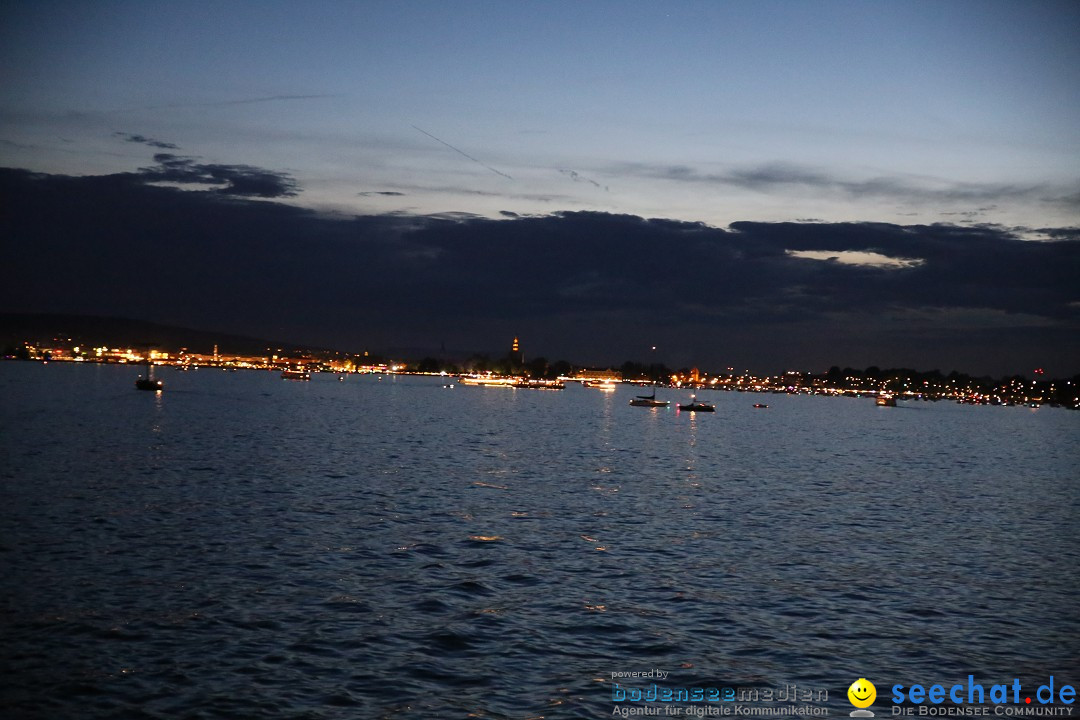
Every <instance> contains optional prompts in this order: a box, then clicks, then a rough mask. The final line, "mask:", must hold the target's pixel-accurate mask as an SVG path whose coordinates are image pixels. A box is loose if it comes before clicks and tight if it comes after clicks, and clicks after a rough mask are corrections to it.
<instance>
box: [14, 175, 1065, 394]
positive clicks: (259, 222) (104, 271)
mask: <svg viewBox="0 0 1080 720" xmlns="http://www.w3.org/2000/svg"><path fill="white" fill-rule="evenodd" d="M156 160H157V162H158V165H157V166H155V167H154V168H148V169H146V170H144V171H140V172H139V173H128V174H120V175H110V176H99V177H78V178H76V177H66V176H52V175H40V174H37V175H35V174H32V173H29V172H26V171H18V170H4V171H0V196H2V197H3V199H4V205H5V211H4V212H3V213H2V214H0V237H3V238H5V244H6V245H7V246H8V247H7V248H6V250H5V256H6V257H7V258H9V259H10V265H9V266H8V273H7V278H6V280H7V281H6V282H5V283H4V284H3V286H2V290H0V300H2V308H0V309H4V310H9V311H23V312H30V311H37V312H84V313H95V314H103V315H120V316H124V315H127V316H136V317H143V318H147V319H151V320H157V321H162V322H172V323H178V324H186V325H189V326H198V327H207V328H209V329H215V330H223V331H231V332H236V333H240V334H247V335H255V336H263V337H282V338H285V339H291V340H295V341H297V342H308V343H312V344H320V345H336V346H339V347H342V348H344V349H364V348H368V349H377V348H380V347H387V346H392V345H396V346H418V347H431V348H436V349H437V348H438V347H439V345H440V344H441V343H443V342H445V343H446V345H447V346H451V347H466V348H477V349H487V348H501V347H502V345H504V344H505V342H504V341H505V340H506V339H507V337H508V336H510V337H512V336H513V335H515V334H517V335H519V336H521V337H523V339H525V340H526V344H527V347H528V349H529V351H530V352H534V353H542V354H545V355H548V356H563V357H568V358H570V359H575V360H579V361H583V362H621V361H623V360H625V359H645V355H644V354H643V353H646V350H647V348H649V347H651V346H653V345H656V346H658V347H659V348H660V350H658V352H659V353H661V354H662V358H661V359H662V360H664V361H665V362H669V363H696V364H699V365H701V366H703V367H722V366H742V367H750V368H754V369H760V370H780V369H784V368H785V367H786V366H792V367H800V368H808V369H823V368H822V365H823V364H824V366H825V367H827V366H828V365H829V364H833V363H836V364H840V365H852V366H859V365H862V366H865V365H870V364H877V365H881V366H897V365H907V366H912V367H921V368H925V369H932V368H934V367H938V368H941V369H944V370H948V369H952V368H957V369H961V370H966V371H973V372H992V373H995V374H996V373H999V372H1012V371H1030V368H1031V367H1034V366H1036V365H1042V366H1046V367H1048V369H1052V370H1053V371H1054V372H1060V373H1065V372H1070V373H1071V372H1076V371H1077V370H1080V367H1077V365H1076V364H1077V358H1080V340H1078V338H1080V332H1078V330H1080V310H1078V301H1080V294H1078V291H1077V289H1076V284H1075V278H1076V277H1077V276H1080V231H1078V230H1077V229H1076V228H1042V229H1040V230H1038V231H1037V233H1038V234H1039V235H1040V236H1041V237H1044V238H1047V240H1046V241H1041V242H1033V241H1029V240H1024V239H1022V238H1021V237H1020V234H1019V232H1018V231H1013V230H1009V229H1005V228H1000V227H995V226H963V227H961V226H956V225H947V224H937V225H894V224H886V223H824V222H798V223H760V222H739V223H734V224H733V225H731V226H730V227H729V228H726V229H721V228H714V227H710V226H708V225H705V224H702V223H692V222H681V221H675V220H666V219H644V218H641V217H636V216H631V215H611V214H605V213H598V212H560V213H553V214H550V215H543V216H519V215H515V214H514V213H512V212H509V211H507V212H506V213H503V215H502V217H500V218H498V219H489V218H483V217H478V216H475V215H470V214H463V213H446V214H440V215H437V216H415V215H405V214H388V215H372V216H359V217H352V218H342V217H337V216H334V217H328V216H323V215H320V214H318V213H315V212H313V211H309V210H305V209H302V208H298V207H293V206H289V205H284V204H280V203H275V202H265V201H259V202H255V201H252V200H246V199H244V197H245V195H246V196H247V197H274V196H275V195H273V194H272V193H273V192H277V193H279V194H280V193H281V190H282V187H283V186H281V185H279V184H278V183H279V181H280V179H281V176H280V175H278V174H276V173H270V172H268V171H261V170H256V169H253V168H244V167H241V166H215V165H201V164H198V163H196V162H195V161H194V160H192V159H191V158H184V157H178V156H174V155H159V156H158V157H157V158H156ZM222 168H225V171H222ZM264 176H265V177H266V178H268V179H267V180H266V181H265V182H266V184H267V190H266V191H265V192H255V191H254V190H255V189H256V188H257V187H259V181H260V178H262V177H264ZM158 181H161V182H175V183H182V184H183V183H190V182H197V183H203V184H217V185H221V186H222V188H219V190H220V189H226V188H232V190H231V191H230V192H228V193H224V192H220V191H218V192H185V191H183V190H181V189H178V188H176V187H168V186H162V185H159V184H156V183H158ZM248 181H250V182H251V183H252V186H251V187H248V186H246V185H245V183H246V182H248ZM284 187H290V186H288V185H286V186H284ZM806 251H809V252H813V253H815V255H814V257H836V258H838V259H837V260H835V261H828V260H817V259H810V258H807V257H799V256H797V255H793V254H792V252H796V253H798V252H806ZM818 253H820V254H821V255H819V254H818ZM856 253H863V254H864V255H857V254H856ZM867 253H872V254H873V255H865V254H867ZM877 256H885V257H887V258H903V259H910V260H917V261H921V262H920V263H919V264H918V265H917V266H912V267H891V268H890V267H881V266H875V265H872V264H862V265H860V264H852V262H856V261H858V260H859V258H868V259H869V260H868V261H873V259H874V258H875V257H877Z"/></svg>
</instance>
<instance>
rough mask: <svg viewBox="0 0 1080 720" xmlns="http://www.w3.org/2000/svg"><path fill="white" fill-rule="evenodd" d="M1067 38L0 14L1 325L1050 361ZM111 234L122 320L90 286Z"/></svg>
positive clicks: (588, 22) (638, 8)
mask: <svg viewBox="0 0 1080 720" xmlns="http://www.w3.org/2000/svg"><path fill="white" fill-rule="evenodd" d="M1078 27H1080V5H1078V4H1077V3H1075V2H1038V1H1036V2H1023V3H1021V2H994V1H992V0H987V1H980V2H959V1H958V2H948V3H941V2H889V3H884V2H881V3H879V2H854V1H852V2H846V1H845V2H840V1H835V2H828V1H823V2H801V3H796V2H692V3H680V2H665V3H655V2H651V3H645V2H631V1H623V2H593V1H587V0H586V1H575V2H546V3H519V2H491V3H485V2H409V3H398V2H389V1H387V2H314V3H309V2H305V3H299V2H274V1H271V0H261V1H260V2H228V3H220V2H215V3H209V2H206V3H204V2H182V3H176V2H168V3H165V2H153V1H140V2H107V1H103V0H99V1H97V2H93V3H88V2H49V1H41V0H37V1H35V2H21V3H5V4H4V5H3V6H2V7H0V167H6V168H10V169H11V171H9V172H7V173H6V174H4V175H3V178H4V183H3V186H2V187H3V189H4V196H3V197H6V198H7V199H8V201H9V202H7V203H5V205H7V206H8V210H9V211H8V212H6V213H4V216H0V229H2V230H3V233H4V236H2V237H0V241H2V242H3V243H4V244H5V245H8V244H9V243H10V244H11V246H12V249H13V250H14V251H15V252H14V253H13V254H12V256H13V257H14V259H15V264H14V269H15V271H16V272H15V273H13V274H14V275H15V276H17V279H16V280H15V281H14V282H13V283H9V284H8V286H7V288H6V289H4V290H3V291H2V292H0V301H2V309H9V310H16V311H55V312H76V311H83V312H100V313H110V314H119V315H127V316H135V317H144V318H146V319H150V320H158V321H163V322H178V323H186V324H192V325H197V326H200V327H208V328H210V329H220V330H227V331H233V332H245V333H246V334H256V335H259V334H261V335H267V334H269V335H271V336H272V337H281V333H283V332H285V333H289V335H288V336H287V337H285V338H283V339H295V340H298V341H308V342H323V343H330V342H332V343H339V344H342V345H344V346H345V347H344V349H356V348H360V347H373V348H374V347H377V346H378V345H380V344H386V345H397V346H430V345H432V344H434V345H435V346H436V347H438V346H439V345H440V344H442V343H445V344H446V345H447V346H448V347H454V348H467V349H474V348H476V349H480V348H501V347H502V346H503V345H505V338H504V337H503V336H504V335H507V334H510V335H513V334H515V333H516V334H521V335H522V336H523V337H527V338H529V342H528V343H527V346H529V347H532V348H535V349H536V351H537V352H543V354H545V355H549V356H564V355H565V356H567V357H569V358H570V359H581V360H583V361H596V362H607V361H610V362H621V361H622V360H625V359H647V358H645V357H644V356H642V351H643V350H642V349H647V348H648V347H650V346H651V345H655V344H658V343H661V344H666V346H667V348H668V353H669V354H668V355H667V356H666V357H665V358H663V359H665V360H667V361H668V362H682V361H686V362H698V363H700V364H702V365H703V366H714V365H718V364H722V365H731V364H744V363H757V365H752V367H755V368H760V369H763V370H765V369H783V367H782V366H785V365H787V364H788V363H798V364H799V365H800V366H801V365H809V366H810V368H811V369H817V367H816V363H821V362H836V363H840V364H852V365H857V364H870V363H875V364H880V365H900V364H907V365H916V366H918V367H923V368H927V369H929V368H931V367H940V368H942V369H946V370H947V369H951V367H953V366H955V367H957V368H958V369H970V370H973V371H980V370H983V369H985V370H986V371H992V372H999V371H1018V372H1030V369H1031V368H1030V367H1029V365H1030V366H1034V364H1039V365H1049V366H1051V367H1052V366H1053V365H1054V364H1055V363H1057V364H1058V365H1060V367H1058V368H1054V369H1056V370H1058V371H1060V372H1062V373H1064V372H1076V371H1078V370H1080V366H1078V365H1080V361H1077V360H1076V358H1078V357H1080V353H1078V352H1077V350H1078V346H1077V341H1076V340H1075V337H1076V335H1077V333H1076V331H1077V329H1080V289H1077V288H1078V286H1080V283H1078V282H1077V277H1078V276H1080V263H1078V252H1077V247H1078V244H1080V239H1078V235H1080V234H1078V232H1077V229H1076V228H1077V226H1078V225H1080V121H1078V118H1080V90H1078V88H1080V43H1077V42H1076V41H1075V39H1076V28H1078ZM16 170H28V171H32V173H34V174H27V173H21V172H16ZM16 198H17V199H18V201H16ZM0 199H3V198H0ZM91 200H93V201H94V202H93V203H92V202H91ZM151 207H153V208H156V211H157V212H159V213H164V215H166V216H169V217H172V218H173V220H174V222H173V224H171V225H169V226H168V227H162V226H161V223H160V217H161V216H154V215H153V214H152V213H150V212H148V208H151ZM170 213H174V214H173V215H170ZM645 218H651V219H652V220H645ZM226 228H229V230H226ZM241 232H242V233H243V234H242V235H240V234H238V233H241ZM166 238H167V242H166ZM136 242H137V243H141V245H142V246H143V247H149V248H152V250H153V252H154V254H155V255H156V256H157V257H158V258H159V259H160V262H161V263H162V268H161V271H160V272H158V273H156V274H155V275H156V284H155V285H154V288H156V290H154V292H157V293H160V294H162V295H166V296H169V297H171V298H172V299H171V300H170V302H168V303H164V302H162V303H157V304H156V305H155V304H151V306H150V308H151V309H150V310H148V309H147V307H148V306H147V303H146V302H145V297H142V298H141V302H139V303H138V304H134V303H133V302H132V300H131V296H132V295H134V294H138V293H134V292H129V291H128V289H120V286H123V287H125V288H130V289H132V290H136V289H140V290H141V289H146V288H144V287H143V286H144V284H145V283H146V277H140V270H139V268H137V267H134V266H132V265H131V263H126V262H124V258H125V257H126V256H125V255H124V252H125V251H126V250H128V249H129V245H130V243H136ZM45 249H48V250H49V252H50V253H52V254H51V255H45V254H44V253H45ZM75 258H79V262H80V263H81V264H80V265H77V266H76V265H74V264H70V263H74V262H75ZM317 260H318V261H317ZM107 262H108V263H109V264H106V263H107ZM223 262H226V263H229V264H227V265H221V264H220V263H223ZM181 268H182V269H183V272H181V271H180V269H181ZM346 270H348V271H349V272H346ZM125 272H128V273H130V275H124V274H123V273H125ZM504 273H508V274H509V275H504ZM56 276H62V277H65V278H66V280H67V284H66V285H65V286H64V287H63V288H55V287H53V288H52V289H51V290H50V291H49V292H47V293H46V292H40V291H38V292H35V290H34V288H41V287H42V285H41V283H47V282H49V280H50V277H51V278H55V277H56ZM511 276H512V277H511ZM104 277H109V278H112V279H114V280H115V282H116V283H118V284H119V285H116V284H109V285H108V286H105V285H104V284H103V283H101V282H100V281H99V280H100V278H104ZM35 283H37V284H35ZM283 283H284V284H283ZM148 291H149V290H148ZM252 294H255V295H257V296H260V297H262V298H266V297H271V296H281V297H282V299H288V301H289V303H291V304H290V305H289V306H288V307H287V308H278V307H272V308H271V307H268V306H267V305H265V304H259V303H253V302H252V301H251V300H250V298H251V297H252ZM193 295H199V299H198V300H196V299H194V298H193ZM204 296H206V297H204ZM210 296H212V297H213V298H214V300H215V302H210V301H209V300H207V297H210ZM214 307H216V308H217V310H216V311H215V310H214V309H213V308H214ZM222 307H225V308H227V309H226V310H225V311H222V310H221V308H222ZM448 308H452V311H450V310H448ZM268 311H269V312H270V313H271V314H272V315H273V317H268V316H267V312H268ZM605 349H606V352H605ZM609 353H610V354H613V355H614V357H608V356H607V355H608V354H609ZM976 365H982V366H984V367H976ZM1050 369H1051V368H1048V371H1049V370H1050Z"/></svg>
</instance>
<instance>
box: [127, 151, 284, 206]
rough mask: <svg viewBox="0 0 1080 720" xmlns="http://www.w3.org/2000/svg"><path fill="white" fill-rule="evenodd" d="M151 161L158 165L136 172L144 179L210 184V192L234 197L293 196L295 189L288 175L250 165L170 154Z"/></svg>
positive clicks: (186, 183)
mask: <svg viewBox="0 0 1080 720" xmlns="http://www.w3.org/2000/svg"><path fill="white" fill-rule="evenodd" d="M154 161H155V162H156V163H157V165H155V166H152V167H147V168H141V169H140V170H139V172H138V175H139V177H140V178H141V179H142V180H144V181H145V182H158V183H180V184H185V185H210V186H212V188H213V189H212V192H215V193H219V194H221V195H231V196H234V197H262V198H278V197H293V196H295V195H296V194H297V192H298V186H297V184H296V181H295V180H293V179H292V178H291V177H290V176H288V175H286V174H284V173H279V172H274V171H272V170H264V169H262V168H256V167H251V166H249V165H216V164H209V163H197V162H196V158H190V157H183V156H180V155H172V154H169V153H158V154H157V155H155V156H154Z"/></svg>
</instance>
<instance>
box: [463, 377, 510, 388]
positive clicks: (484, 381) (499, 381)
mask: <svg viewBox="0 0 1080 720" xmlns="http://www.w3.org/2000/svg"><path fill="white" fill-rule="evenodd" d="M519 379H520V378H514V377H507V376H505V375H480V374H474V375H462V376H460V377H459V378H458V382H459V383H460V384H462V385H483V386H485V387H513V385H514V383H515V382H517V381H518V380H519Z"/></svg>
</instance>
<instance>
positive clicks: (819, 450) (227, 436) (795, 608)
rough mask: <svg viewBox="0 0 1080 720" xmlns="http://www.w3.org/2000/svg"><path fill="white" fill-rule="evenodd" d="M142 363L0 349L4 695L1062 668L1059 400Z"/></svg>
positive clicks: (504, 702)
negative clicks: (512, 383)
mask: <svg viewBox="0 0 1080 720" xmlns="http://www.w3.org/2000/svg"><path fill="white" fill-rule="evenodd" d="M167 374H168V375H169V376H168V377H167V378H165V379H166V384H167V388H168V389H167V390H166V391H165V392H164V393H161V394H156V395H150V394H147V393H138V392H136V391H135V390H134V389H133V388H132V387H131V383H132V377H131V370H130V369H128V368H122V367H79V366H71V365H62V364H55V363H54V364H50V365H49V366H48V367H43V366H40V365H33V364H26V363H3V364H0V388H2V390H3V397H4V398H5V402H4V403H3V407H2V409H0V413H2V414H0V418H2V426H0V430H2V433H0V450H2V455H0V458H2V460H3V463H2V469H0V473H2V482H3V488H4V491H3V493H4V494H3V503H2V509H0V562H3V568H4V575H3V578H4V580H3V588H4V593H3V600H2V605H0V610H2V622H3V636H4V643H5V650H4V652H5V655H6V668H7V670H6V675H7V677H6V680H7V683H6V689H5V690H4V691H3V692H4V694H5V695H6V697H5V698H3V699H4V701H5V703H6V704H7V705H8V706H9V707H15V708H18V709H19V712H18V715H20V716H25V717H59V716H72V715H78V716H80V717H112V716H115V715H123V714H132V715H139V714H142V715H143V716H146V717H159V716H160V717H175V716H178V715H179V716H192V717H198V716H214V717H230V716H232V717H245V718H251V717H264V716H265V717H276V716H289V717H312V718H319V717H327V718H330V717H395V718H398V717H400V718H406V717H416V718H421V717H424V718H430V717H464V716H465V715H466V714H468V713H474V714H475V715H476V716H477V717H492V718H522V717H532V716H541V715H542V716H544V717H548V718H552V717H568V718H569V717H606V716H609V715H610V714H611V709H612V704H611V701H610V697H611V695H610V681H611V673H612V672H614V671H632V670H647V669H650V668H653V667H655V668H661V669H665V670H667V671H670V672H671V673H672V676H671V679H670V682H671V683H673V684H675V685H679V686H693V685H705V686H720V685H736V686H769V687H772V686H777V685H781V684H783V683H789V682H797V683H799V684H801V685H807V686H815V687H824V688H828V689H829V690H830V705H831V706H833V707H834V708H836V709H835V710H834V713H839V712H843V713H845V714H846V712H847V711H848V710H850V707H848V706H847V703H846V700H845V698H844V692H845V690H846V687H847V685H848V684H850V682H851V681H852V680H854V679H855V678H858V677H864V676H865V677H868V678H871V679H873V678H875V677H877V678H885V679H887V680H889V681H890V682H899V683H907V684H910V683H916V682H938V681H940V682H949V681H953V680H956V681H960V680H966V677H967V675H968V674H974V675H976V676H977V677H978V678H980V679H984V682H985V683H987V684H990V683H993V682H999V681H1000V682H1006V681H1011V679H1012V678H1013V677H1021V678H1023V679H1024V681H1025V682H1040V683H1041V682H1043V681H1044V680H1045V678H1046V677H1048V676H1049V675H1051V674H1054V675H1055V676H1057V677H1059V678H1071V679H1072V680H1074V681H1076V680H1080V676H1078V673H1077V668H1078V665H1080V662H1078V658H1080V642H1078V638H1080V633H1078V630H1080V617H1078V611H1077V604H1076V603H1075V599H1074V598H1075V594H1076V591H1077V589H1078V588H1077V582H1076V568H1077V567H1078V562H1080V547H1078V545H1080V541H1078V537H1080V535H1078V533H1077V529H1078V527H1077V520H1076V518H1077V512H1078V510H1080V489H1078V487H1077V473H1076V468H1077V450H1076V448H1078V447H1080V442H1077V440H1078V439H1080V437H1078V435H1080V415H1078V414H1076V413H1069V412H1067V411H1063V410H1053V409H1049V408H1042V409H1040V410H1038V411H1030V410H1028V409H1025V408H975V407H961V406H957V405H954V404H946V403H902V404H901V407H898V408H877V407H875V406H874V404H873V402H872V401H870V400H864V401H858V400H852V399H827V398H807V397H788V396H779V395H773V396H771V397H770V398H769V401H768V402H769V405H770V408H769V409H768V410H755V409H753V408H752V405H753V403H754V402H755V401H757V399H758V396H754V395H741V394H737V393H718V394H713V393H705V394H704V395H703V397H702V398H701V399H703V400H706V401H709V402H713V401H715V402H716V403H717V412H716V413H715V414H698V413H686V412H679V411H677V410H675V409H674V408H668V409H663V408H660V409H652V408H634V407H629V406H628V404H627V403H628V401H629V399H630V398H631V397H632V396H633V394H634V392H635V391H636V390H637V389H636V388H620V389H619V390H618V391H616V392H614V393H611V392H597V391H595V390H585V389H582V388H579V387H576V386H574V385H570V386H569V387H568V388H567V389H566V390H565V391H562V392H550V391H521V390H511V389H505V388H475V387H462V386H458V387H455V388H454V389H446V388H443V387H442V381H441V380H434V381H433V380H428V379H421V378H407V377H387V378H383V379H381V380H380V379H377V378H372V377H365V378H359V377H355V376H350V377H348V378H346V380H345V381H344V382H337V379H336V377H334V376H327V377H322V376H318V375H316V376H314V377H313V379H312V381H311V382H308V383H296V382H286V381H282V380H280V379H279V378H278V377H277V375H276V374H271V373H255V372H247V373H245V372H241V373H223V372H220V371H212V370H205V369H204V370H200V371H195V372H189V373H179V372H177V373H167ZM659 395H660V397H662V398H665V399H671V400H673V401H676V400H678V401H683V402H685V401H687V400H688V399H689V394H688V393H680V392H676V391H664V390H660V392H659ZM882 685H883V683H879V685H878V687H879V695H881V696H883V697H884V696H885V695H886V693H883V692H882ZM878 702H879V706H880V707H879V710H881V711H883V712H887V711H888V710H887V708H886V707H885V703H886V702H887V700H885V699H881V698H879V701H878Z"/></svg>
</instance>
